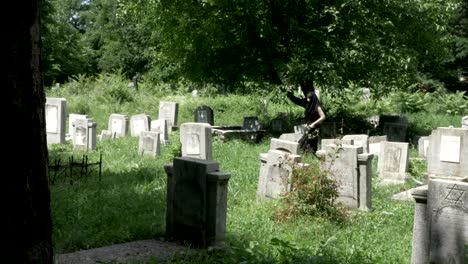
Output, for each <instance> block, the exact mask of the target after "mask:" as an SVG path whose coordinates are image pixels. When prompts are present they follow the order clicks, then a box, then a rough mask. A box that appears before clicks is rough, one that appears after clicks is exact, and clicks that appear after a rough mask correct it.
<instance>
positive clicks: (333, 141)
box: [320, 138, 354, 150]
mask: <svg viewBox="0 0 468 264" xmlns="http://www.w3.org/2000/svg"><path fill="white" fill-rule="evenodd" d="M327 145H337V146H339V145H354V144H353V139H343V138H341V139H340V138H324V139H322V140H320V149H321V150H325V147H326V146H327Z"/></svg>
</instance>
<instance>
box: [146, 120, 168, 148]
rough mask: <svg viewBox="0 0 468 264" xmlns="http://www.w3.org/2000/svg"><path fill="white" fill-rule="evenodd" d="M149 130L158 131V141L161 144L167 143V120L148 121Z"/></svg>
mask: <svg viewBox="0 0 468 264" xmlns="http://www.w3.org/2000/svg"><path fill="white" fill-rule="evenodd" d="M150 127H151V131H153V132H158V133H159V142H160V143H161V144H162V145H166V144H169V135H168V132H167V120H165V119H158V120H152V121H151V123H150Z"/></svg>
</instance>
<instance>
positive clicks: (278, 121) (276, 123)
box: [271, 112, 289, 134]
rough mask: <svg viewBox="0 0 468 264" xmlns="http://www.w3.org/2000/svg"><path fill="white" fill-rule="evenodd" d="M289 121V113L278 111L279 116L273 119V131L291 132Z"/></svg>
mask: <svg viewBox="0 0 468 264" xmlns="http://www.w3.org/2000/svg"><path fill="white" fill-rule="evenodd" d="M288 130H289V122H288V114H287V113H281V112H280V113H278V115H277V117H275V118H273V119H272V120H271V131H272V132H273V133H280V134H281V133H285V132H289V131H288Z"/></svg>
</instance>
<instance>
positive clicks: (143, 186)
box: [47, 77, 460, 263]
mask: <svg viewBox="0 0 468 264" xmlns="http://www.w3.org/2000/svg"><path fill="white" fill-rule="evenodd" d="M123 83H125V82H123ZM85 84H86V85H85V86H86V87H88V88H87V89H89V91H88V92H86V93H85V95H82V94H83V91H82V89H83V88H82V87H80V85H79V83H78V84H77V83H71V84H69V86H65V87H64V88H61V89H60V90H56V91H49V92H48V95H47V96H50V97H65V98H66V99H67V102H68V113H82V114H88V116H90V117H92V118H94V120H95V121H96V122H97V123H98V133H99V132H100V131H101V130H103V129H106V127H107V122H108V117H109V115H110V114H112V113H124V114H127V115H129V116H131V115H133V114H139V113H146V114H148V115H150V116H151V117H152V118H157V113H158V107H159V101H161V100H164V101H176V102H178V103H179V124H182V123H184V122H193V118H194V116H193V112H194V110H195V109H196V107H198V106H200V105H208V106H210V107H212V108H213V109H214V115H215V125H240V124H241V123H242V118H243V117H245V116H252V115H260V114H263V118H266V119H264V120H268V118H272V117H274V115H275V114H276V113H278V112H287V113H290V115H292V116H296V115H300V114H301V109H300V108H297V107H295V106H292V105H291V104H287V103H286V104H275V103H271V104H269V106H268V114H265V113H263V112H262V110H261V109H260V107H259V103H258V100H257V99H255V97H253V96H240V95H229V96H212V97H209V96H203V97H191V96H190V95H181V94H175V95H167V94H166V95H164V94H163V93H162V92H161V93H158V92H157V91H154V90H150V89H149V88H147V90H145V86H144V84H141V85H140V91H139V92H129V91H127V90H124V89H123V88H121V86H122V82H121V81H120V80H114V79H112V78H110V77H101V80H98V82H97V84H90V83H87V82H85ZM93 85H94V86H96V87H94V86H93ZM104 85H106V86H109V87H110V88H103V86H104ZM91 86H92V87H91ZM90 87H91V88H90ZM93 87H94V88H93ZM124 87H125V86H124ZM109 90H110V91H112V93H106V91H109ZM155 95H156V96H155ZM412 118H413V117H410V122H412V120H415V119H417V120H418V121H420V123H421V124H423V125H424V126H423V129H427V127H428V126H435V127H436V126H437V125H438V123H437V122H438V120H443V122H445V123H444V125H446V123H447V122H448V121H447V120H449V121H450V120H453V121H452V123H450V125H454V126H458V123H459V122H460V121H459V120H460V119H459V118H458V119H457V117H454V118H453V119H448V118H439V119H438V118H435V117H434V116H433V115H432V114H431V115H428V116H427V117H426V116H424V115H423V114H418V115H415V116H414V119H412ZM456 122H458V123H456ZM410 127H411V126H410ZM418 132H419V131H418ZM415 134H416V132H415ZM270 136H271V135H267V136H266V137H265V138H264V139H263V140H262V141H260V142H259V143H258V144H251V143H248V142H246V141H242V140H231V141H228V142H221V141H220V140H218V139H217V138H214V139H213V159H214V160H215V161H217V162H219V163H220V170H221V171H223V172H227V173H230V174H231V178H230V180H229V187H228V188H229V192H228V212H227V227H226V230H227V231H226V243H227V245H228V247H227V248H226V249H224V250H221V251H218V250H210V251H206V252H203V253H202V254H200V255H195V256H174V257H173V258H171V259H169V260H168V262H173V263H410V260H411V241H412V228H413V217H414V216H413V214H414V203H413V202H400V201H395V200H392V199H391V196H392V195H393V194H395V193H398V192H400V191H402V190H406V189H408V188H411V187H413V186H414V184H412V183H407V184H402V185H396V186H386V187H384V186H380V185H377V184H373V186H372V206H373V210H372V211H370V212H360V211H356V210H351V211H349V217H348V218H347V221H345V222H336V221H333V219H326V218H321V217H311V216H302V217H298V218H294V219H291V220H289V221H286V222H285V221H278V220H277V219H276V218H275V213H276V211H277V209H278V208H279V207H280V204H279V203H280V202H281V201H279V200H276V201H270V202H262V203H260V202H257V200H256V190H257V183H258V175H259V167H260V160H259V154H260V153H264V152H267V150H268V148H269V140H270ZM170 140H171V141H172V144H171V145H169V146H163V147H162V151H161V155H160V156H158V157H157V158H150V157H142V156H140V155H138V139H137V138H133V137H130V136H129V137H125V138H118V139H115V140H107V141H98V145H97V149H96V150H95V151H90V152H87V153H86V155H87V156H88V157H89V160H90V162H95V161H97V160H98V159H99V155H100V154H102V160H103V166H102V175H101V177H100V178H99V177H98V176H97V174H96V173H95V172H94V173H91V174H90V175H89V177H85V178H81V179H74V180H73V181H70V179H67V180H63V181H58V182H56V183H54V184H53V185H51V198H52V203H51V206H52V217H53V222H54V231H53V240H54V247H55V253H56V254H60V253H67V252H73V251H77V250H80V249H89V248H94V247H101V246H105V245H110V244H115V243H122V242H128V241H134V240H143V239H152V238H155V239H158V238H160V237H163V236H164V232H165V208H166V204H165V197H166V174H165V172H164V169H163V166H164V165H165V164H169V163H171V162H172V159H173V157H174V155H176V154H175V153H177V152H178V147H179V144H178V140H179V139H178V134H177V131H176V132H174V133H173V134H171V135H170ZM83 154H85V153H82V152H77V151H73V150H72V147H71V145H70V143H67V144H65V145H51V146H49V156H50V160H51V161H52V160H55V159H57V158H61V159H62V160H66V159H67V157H69V156H71V155H73V156H74V157H75V158H76V159H79V158H80V157H81V156H82V155H83ZM410 157H417V151H416V150H414V149H411V151H410ZM310 158H311V157H309V156H307V157H304V159H305V160H307V159H310ZM372 164H373V182H374V183H376V182H377V181H378V180H377V178H376V168H377V159H374V160H373V163H372ZM425 166H426V165H425V163H424V161H421V160H418V159H411V163H410V170H409V173H410V174H411V175H412V177H414V178H415V179H419V180H421V179H423V178H424V172H425Z"/></svg>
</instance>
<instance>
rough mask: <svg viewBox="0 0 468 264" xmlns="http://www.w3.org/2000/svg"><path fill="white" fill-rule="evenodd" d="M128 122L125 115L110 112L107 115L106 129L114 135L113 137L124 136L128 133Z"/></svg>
mask: <svg viewBox="0 0 468 264" xmlns="http://www.w3.org/2000/svg"><path fill="white" fill-rule="evenodd" d="M129 123H130V122H129V120H128V116H127V115H121V114H111V115H110V116H109V125H108V130H109V131H110V132H111V134H112V135H114V136H113V137H114V138H118V137H125V136H127V135H128V130H129V129H128V126H129Z"/></svg>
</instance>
